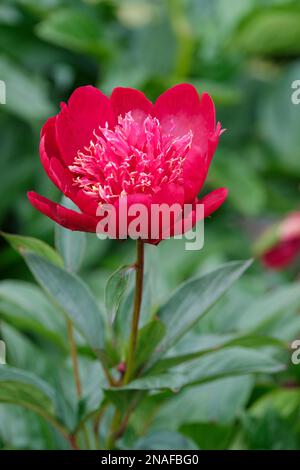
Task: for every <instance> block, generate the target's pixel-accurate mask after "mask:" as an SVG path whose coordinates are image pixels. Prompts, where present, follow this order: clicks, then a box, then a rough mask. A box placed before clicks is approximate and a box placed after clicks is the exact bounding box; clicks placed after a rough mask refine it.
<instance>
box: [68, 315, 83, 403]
mask: <svg viewBox="0 0 300 470" xmlns="http://www.w3.org/2000/svg"><path fill="white" fill-rule="evenodd" d="M67 330H68V338H69V343H70V350H71V358H72V366H73V374H74V382H75V386H76V392H77V397H78V398H81V394H82V389H81V382H80V376H79V365H78V355H77V347H76V343H75V338H74V331H73V323H72V322H71V320H67Z"/></svg>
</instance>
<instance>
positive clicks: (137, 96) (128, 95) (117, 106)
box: [110, 87, 153, 119]
mask: <svg viewBox="0 0 300 470" xmlns="http://www.w3.org/2000/svg"><path fill="white" fill-rule="evenodd" d="M110 102H111V105H112V109H113V112H114V115H115V118H116V119H117V118H118V117H119V116H120V115H121V116H124V114H126V113H128V112H129V111H132V112H133V115H136V114H137V113H136V112H142V116H145V115H148V114H152V113H153V104H152V103H151V101H149V100H148V99H147V98H146V96H145V95H144V94H143V93H142V92H141V91H139V90H135V89H134V88H122V87H117V88H114V90H113V92H112V94H111V97H110Z"/></svg>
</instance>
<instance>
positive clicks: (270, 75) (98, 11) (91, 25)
mask: <svg viewBox="0 0 300 470" xmlns="http://www.w3.org/2000/svg"><path fill="white" fill-rule="evenodd" d="M0 79H1V80H4V81H5V82H6V86H7V104H6V105H1V106H0V142H1V144H0V145H1V146H0V152H1V174H0V178H1V180H0V181H1V184H0V221H1V227H2V229H3V230H5V231H6V232H13V233H20V234H24V235H25V234H27V235H32V236H35V237H39V238H42V239H43V240H46V241H48V242H49V243H51V244H53V240H54V230H53V223H52V222H51V221H50V220H48V219H46V218H45V217H43V216H41V215H40V214H39V213H37V212H35V211H34V210H33V209H32V207H31V206H30V205H29V203H28V202H27V199H26V195H25V193H26V190H28V189H33V188H34V189H35V190H36V191H37V192H40V193H42V194H43V195H45V196H48V197H52V198H56V200H58V198H59V197H60V196H59V194H58V192H57V190H56V189H55V188H54V187H53V185H52V184H51V183H50V181H49V180H48V179H47V177H46V175H45V174H44V172H43V170H42V168H41V165H40V163H39V158H38V142H39V130H40V127H41V125H42V123H43V121H44V120H45V119H46V118H47V117H48V116H50V115H52V114H54V113H56V112H57V111H58V109H59V102H60V101H64V100H67V99H68V96H69V95H70V93H71V92H72V90H73V89H74V88H75V87H77V86H80V85H83V84H87V83H91V84H94V85H96V86H98V87H99V88H101V90H103V91H104V92H105V93H107V94H110V92H111V90H112V88H113V87H114V86H118V85H121V86H131V87H135V88H139V89H141V90H142V91H144V92H145V93H146V94H147V95H148V96H149V97H150V98H151V99H155V98H156V97H157V96H158V95H159V94H160V93H161V92H163V91H164V90H165V89H166V88H168V87H170V86H171V85H173V84H175V83H179V82H184V81H187V82H190V83H193V84H194V85H195V86H196V87H197V89H198V90H199V92H200V93H201V92H202V91H208V92H209V93H210V94H211V95H212V96H213V98H214V100H215V103H216V107H217V113H218V118H219V119H220V120H221V122H222V124H223V126H224V127H225V128H226V129H227V132H226V133H225V134H224V135H223V137H222V139H221V143H220V145H219V148H218V151H217V154H216V156H215V160H214V163H213V166H212V168H211V171H210V173H209V178H208V181H207V187H206V188H205V190H207V191H208V190H209V189H212V188H215V187H218V186H227V187H228V188H229V189H230V195H229V199H228V202H227V203H226V204H225V205H224V206H223V207H222V208H221V209H220V210H219V211H218V213H217V214H215V215H214V216H213V217H212V218H211V219H210V220H208V221H207V222H206V227H205V247H204V250H202V251H199V252H193V251H185V250H184V249H183V246H181V245H180V242H179V241H166V242H164V243H161V245H160V246H159V247H158V248H155V249H152V248H153V247H149V256H150V257H151V258H152V263H153V264H154V267H155V273H156V275H155V282H154V281H153V283H152V296H153V299H154V300H153V302H154V304H159V303H160V302H161V301H162V300H163V299H165V298H166V297H167V296H168V294H169V293H170V292H171V291H172V290H173V289H174V288H175V287H176V286H177V285H178V284H179V283H180V282H182V281H184V280H185V279H187V278H188V277H190V276H191V275H195V274H197V273H200V272H204V271H207V270H208V269H211V268H213V267H215V266H217V265H218V264H220V263H221V262H224V261H227V260H232V259H247V258H249V257H251V256H252V254H253V253H252V250H253V243H254V241H255V240H256V238H257V236H258V235H259V233H260V231H261V230H262V228H263V227H265V226H266V225H267V224H268V223H270V222H272V221H274V220H277V219H279V218H280V217H282V216H283V215H284V214H286V213H287V212H288V211H290V210H293V209H296V208H297V207H299V180H300V132H299V122H300V121H299V119H300V106H296V105H292V103H291V91H292V90H291V83H292V81H293V80H297V79H300V5H299V2H298V1H290V0H243V2H236V1H235V0H166V1H163V0H153V1H146V0H139V1H138V0H123V1H117V0H106V1H105V0H85V1H79V0H40V1H39V2H37V1H34V0H2V1H1V2H0ZM133 248H134V247H133V245H132V244H131V243H130V242H128V243H115V242H113V243H112V242H110V241H105V242H104V241H102V242H99V241H97V240H96V239H95V237H93V236H89V237H88V243H87V251H86V255H85V257H84V260H83V265H82V267H81V274H82V276H83V277H84V279H85V280H87V281H88V283H89V284H90V286H91V287H92V289H93V291H94V293H95V295H96V296H97V298H98V300H99V302H102V301H103V297H104V286H105V283H106V280H107V278H108V276H109V275H110V274H111V273H112V272H113V271H114V270H115V269H116V268H118V267H119V266H120V264H125V263H127V262H128V263H130V262H131V261H132V259H133V256H134V254H133ZM0 260H1V261H0V271H1V277H2V279H3V280H4V281H1V283H0V316H1V318H2V320H1V336H2V337H3V338H4V339H5V340H6V342H7V344H8V351H7V354H8V357H7V361H8V362H9V363H10V364H12V365H16V366H18V367H23V368H27V369H29V370H34V371H39V372H41V374H44V375H45V374H46V371H45V364H44V363H43V356H42V355H38V356H37V352H39V351H41V350H42V351H46V355H48V356H49V357H50V356H51V357H52V356H53V351H52V350H51V348H50V346H49V344H48V342H47V340H45V339H43V337H42V339H41V338H37V337H36V336H35V335H34V334H33V333H32V332H31V330H30V328H26V326H25V327H24V324H25V323H26V322H23V323H22V322H18V321H16V320H15V317H14V311H13V310H14V308H15V307H16V306H15V303H18V302H21V304H22V307H23V309H24V310H25V315H26V309H28V311H30V310H31V309H32V308H34V306H32V305H30V296H29V294H26V293H23V295H24V296H25V300H26V299H27V300H26V301H27V304H26V301H25V300H24V298H22V296H21V291H20V292H19V291H18V290H16V289H15V288H16V285H17V284H15V283H14V282H15V281H13V282H12V283H11V281H9V282H8V281H7V280H8V279H11V280H19V281H20V280H23V281H31V280H32V278H31V277H30V274H29V273H28V271H27V269H26V267H25V265H24V264H23V262H22V261H21V259H20V258H19V257H18V255H17V254H16V253H15V252H14V251H13V250H12V249H10V248H9V247H8V245H7V244H6V243H5V242H4V241H2V240H1V258H0ZM297 272H298V273H299V270H298V271H297V268H294V269H290V270H288V271H287V272H284V273H272V272H267V271H266V270H265V269H264V268H263V267H262V266H261V265H260V263H259V261H256V262H255V263H254V265H253V266H252V268H251V269H250V270H249V271H248V273H247V274H246V275H245V276H244V277H243V278H242V279H241V280H240V281H239V282H238V284H237V285H236V287H234V288H233V289H232V290H231V292H230V294H227V295H226V297H225V299H224V300H223V301H222V303H221V304H220V303H219V304H217V305H216V307H215V308H214V310H213V311H212V312H211V313H210V315H209V316H208V317H207V318H206V319H205V320H204V321H202V323H201V325H199V327H198V329H197V332H195V334H196V333H197V334H200V333H201V334H206V335H212V334H213V335H215V334H225V333H229V332H232V331H239V330H240V329H243V330H244V329H245V330H247V331H251V332H254V333H255V334H258V333H259V332H267V334H270V335H272V336H273V337H276V338H277V337H278V338H280V339H282V340H284V341H285V342H286V344H288V343H289V342H290V341H292V340H293V339H295V338H300V318H299V305H300V298H299V297H300V296H297V295H296V294H295V295H293V296H292V295H291V294H290V293H289V292H290V291H289V290H287V289H289V288H290V286H291V284H292V283H293V282H294V280H295V278H296V277H297ZM19 281H18V282H19ZM298 287H299V286H298ZM299 290H300V289H298V291H299ZM269 292H271V294H272V295H271V297H270V299H269V303H268V301H267V297H265V296H266V295H267V294H268V293H269ZM276 295H277V297H276ZM274 296H275V297H274ZM257 298H263V299H265V303H262V304H255V303H254V302H255V301H257ZM16 299H17V300H16ZM257 302H258V301H257ZM7 305H9V306H7ZM35 307H36V308H37V306H35ZM251 312H252V314H251V316H250V313H251ZM49 348H50V349H49ZM285 362H286V366H287V370H286V371H285V372H284V373H281V374H277V375H276V376H268V375H265V376H260V377H257V378H256V379H255V378H253V377H252V376H241V377H238V378H235V377H234V378H229V379H222V380H223V381H222V380H221V383H220V380H219V381H215V382H212V383H209V384H207V385H200V386H196V387H191V388H189V389H187V390H184V391H182V392H181V393H179V394H178V395H177V396H175V398H172V400H170V401H169V402H168V403H167V405H166V406H164V405H163V404H161V403H160V406H159V410H156V408H155V406H154V403H150V404H149V403H148V404H146V405H145V407H144V409H143V410H142V411H141V412H140V414H141V416H137V417H136V422H135V423H133V427H134V430H135V432H136V433H137V434H138V435H139V441H138V444H136V445H137V446H140V447H141V448H143V447H145V446H146V447H147V446H148V448H157V447H158V446H159V445H161V446H162V447H164V448H166V446H169V448H176V446H177V447H178V446H189V445H191V446H196V447H199V448H213V449H216V448H240V447H242V448H250V449H259V448H266V449H278V448H283V449H294V448H300V429H299V424H298V418H299V415H300V413H299V411H300V390H299V385H300V366H291V365H290V359H289V355H288V354H287V356H286V357H285ZM53 364H55V361H54V363H53ZM220 390H222V395H221V396H220ZM163 403H164V402H163ZM149 410H150V411H149ZM154 410H155V412H154ZM28 423H30V425H28ZM137 430H138V431H137ZM127 440H128V442H129V443H131V441H130V435H129V436H127ZM0 441H1V442H2V447H3V448H6V447H13V448H57V447H59V446H60V445H62V444H61V443H60V441H59V438H58V437H57V435H56V434H55V433H54V431H53V430H52V429H51V428H49V426H48V425H46V424H45V423H43V422H42V420H40V419H39V418H36V417H35V416H34V415H32V413H31V412H27V411H24V410H21V409H19V408H17V407H13V406H11V405H1V408H0ZM129 445H132V444H129Z"/></svg>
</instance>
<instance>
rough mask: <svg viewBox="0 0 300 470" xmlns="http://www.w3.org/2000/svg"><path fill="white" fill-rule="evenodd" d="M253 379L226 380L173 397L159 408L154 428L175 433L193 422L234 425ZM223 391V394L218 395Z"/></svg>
mask: <svg viewBox="0 0 300 470" xmlns="http://www.w3.org/2000/svg"><path fill="white" fill-rule="evenodd" d="M253 386H254V377H251V376H249V375H243V376H239V377H226V378H222V379H218V380H214V381H212V382H207V383H204V384H201V385H196V386H193V387H187V388H186V389H185V390H182V392H181V393H180V394H176V395H173V398H172V399H171V400H167V401H166V403H165V404H164V405H163V406H162V407H161V409H160V411H159V414H158V416H157V418H156V420H155V422H154V426H155V427H158V428H159V429H160V428H163V427H164V426H165V425H166V424H165V423H168V429H171V430H177V429H179V428H180V427H181V426H182V425H184V424H188V423H195V422H201V423H206V422H215V423H220V424H224V425H228V424H229V423H232V422H234V420H236V418H237V417H238V416H239V415H240V413H241V412H242V411H243V409H244V407H245V406H246V404H247V402H248V400H249V397H250V394H251V391H252V388H253ZM220 390H222V393H220Z"/></svg>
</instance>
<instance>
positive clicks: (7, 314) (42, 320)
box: [0, 280, 67, 350]
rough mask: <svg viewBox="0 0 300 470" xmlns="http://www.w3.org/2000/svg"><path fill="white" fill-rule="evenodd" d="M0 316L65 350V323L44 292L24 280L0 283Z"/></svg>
mask: <svg viewBox="0 0 300 470" xmlns="http://www.w3.org/2000/svg"><path fill="white" fill-rule="evenodd" d="M0 317H1V318H3V319H4V320H5V321H6V322H7V323H9V324H11V325H13V326H15V327H16V328H18V329H19V330H21V331H24V332H27V333H30V334H32V333H36V334H37V335H39V336H42V337H43V338H44V339H46V340H48V341H51V342H53V343H55V344H56V345H58V346H59V347H60V348H62V349H63V350H66V347H67V346H66V341H65V322H64V320H63V318H62V316H61V315H60V314H59V313H58V312H57V311H56V310H55V308H54V307H53V305H52V304H51V303H50V302H49V300H48V299H47V298H46V296H45V295H44V294H43V292H42V291H41V290H40V289H39V288H38V287H37V286H35V285H34V284H31V283H29V282H25V281H17V280H15V281H10V280H7V281H2V282H0Z"/></svg>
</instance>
